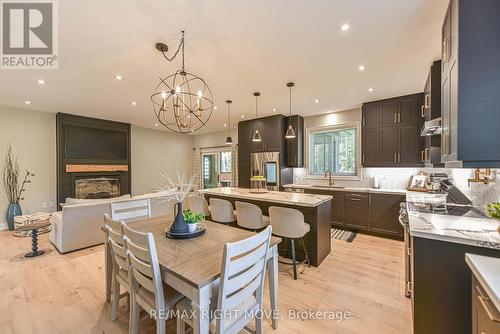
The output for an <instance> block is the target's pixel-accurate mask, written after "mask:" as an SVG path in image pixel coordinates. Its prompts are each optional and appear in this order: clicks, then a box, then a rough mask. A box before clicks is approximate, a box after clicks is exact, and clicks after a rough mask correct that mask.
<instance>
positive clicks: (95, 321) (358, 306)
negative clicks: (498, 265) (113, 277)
mask: <svg viewBox="0 0 500 334" xmlns="http://www.w3.org/2000/svg"><path fill="white" fill-rule="evenodd" d="M40 247H41V248H43V249H51V250H52V252H51V253H50V254H47V255H44V256H42V257H40V258H35V259H31V260H19V258H20V255H22V254H23V253H25V252H27V251H28V250H29V249H30V248H31V241H30V239H29V238H16V237H13V236H11V234H10V233H9V232H6V231H2V232H0V333H2V334H7V333H22V334H31V333H33V334H35V333H36V334H40V333H70V334H73V333H75V334H76V333H128V312H127V311H126V309H125V307H126V305H125V302H124V301H123V303H122V305H121V308H120V313H119V318H118V320H117V321H115V322H111V319H110V312H111V306H110V305H109V304H106V303H105V302H104V254H103V251H104V249H103V246H97V247H93V248H89V249H86V250H81V251H76V252H72V253H69V254H66V255H61V254H59V253H58V252H57V251H56V250H55V249H54V248H53V247H52V245H51V244H50V242H49V239H48V235H47V234H45V235H42V236H41V237H40ZM402 254H403V243H402V242H399V241H394V240H388V239H383V238H377V237H372V236H366V235H358V237H357V238H356V240H355V241H354V242H353V243H351V244H349V243H346V242H344V241H337V240H334V241H333V243H332V252H331V254H330V255H329V256H328V257H327V259H326V260H325V261H324V262H323V264H322V265H321V266H320V268H313V267H311V268H306V269H305V272H304V273H303V274H302V275H301V276H300V278H299V280H298V281H294V280H293V279H292V277H291V276H290V275H289V274H288V272H287V269H286V268H283V270H282V272H280V277H279V279H280V281H279V288H280V291H279V292H280V313H281V316H282V318H283V320H281V321H280V324H279V328H278V329H277V330H272V328H271V326H270V321H265V327H264V330H265V332H267V333H275V334H281V333H287V334H288V333H341V334H351V333H363V334H364V333H369V334H377V333H383V334H391V333H394V334H406V333H412V322H411V304H410V301H409V299H407V298H405V297H404V293H403V281H404V264H403V256H402ZM221 256H222V254H221ZM268 296H269V294H268V293H267V289H266V292H265V297H266V298H265V299H266V301H267V305H266V307H268ZM309 309H311V310H313V311H341V312H350V313H351V314H352V317H351V318H350V319H348V320H343V321H337V320H328V319H326V320H318V319H309V320H298V319H295V320H292V319H289V318H288V312H289V310H309ZM168 329H169V332H170V333H174V332H175V326H174V324H173V323H169V328H168ZM154 332H155V330H154V322H153V321H150V320H149V319H146V320H142V321H141V333H154Z"/></svg>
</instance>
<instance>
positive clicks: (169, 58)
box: [162, 30, 184, 72]
mask: <svg viewBox="0 0 500 334" xmlns="http://www.w3.org/2000/svg"><path fill="white" fill-rule="evenodd" d="M181 50H182V52H181V56H182V71H183V72H184V30H183V31H182V37H181V40H180V42H179V46H178V47H177V50H176V51H175V53H174V54H173V55H172V57H168V56H167V55H166V54H165V52H162V54H163V57H165V59H166V60H168V61H173V60H174V59H175V58H176V57H177V55H178V54H179V51H181Z"/></svg>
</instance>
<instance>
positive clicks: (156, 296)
mask: <svg viewBox="0 0 500 334" xmlns="http://www.w3.org/2000/svg"><path fill="white" fill-rule="evenodd" d="M123 232H124V237H123V239H124V242H125V248H126V250H127V258H128V260H129V263H130V274H129V279H130V292H131V295H132V306H131V310H130V325H129V333H132V334H136V333H137V331H138V328H139V314H140V310H141V309H143V310H145V311H146V312H147V313H148V315H149V316H150V317H151V318H153V319H155V320H156V333H157V334H165V332H166V320H167V318H168V317H170V316H171V312H169V310H172V309H173V307H174V306H175V303H177V302H178V301H179V300H180V299H181V298H182V297H183V296H182V295H181V294H180V293H178V292H177V291H176V290H174V289H173V288H171V287H169V286H168V285H165V284H163V281H162V276H161V272H160V264H159V261H158V253H157V251H156V244H155V241H154V237H153V234H152V233H141V232H138V231H135V230H133V229H131V228H129V227H128V226H126V225H123ZM167 316H168V317H167Z"/></svg>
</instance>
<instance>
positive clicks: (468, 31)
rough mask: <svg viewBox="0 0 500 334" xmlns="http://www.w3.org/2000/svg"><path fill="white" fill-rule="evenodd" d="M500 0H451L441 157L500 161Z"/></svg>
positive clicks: (468, 163)
mask: <svg viewBox="0 0 500 334" xmlns="http://www.w3.org/2000/svg"><path fill="white" fill-rule="evenodd" d="M499 13H500V1H498V0H481V1H473V0H452V1H450V5H449V7H448V11H447V13H446V17H445V20H444V23H443V28H442V56H443V59H442V66H441V75H442V76H441V93H442V99H441V112H442V135H441V152H442V154H441V160H442V162H444V163H445V164H446V166H447V167H467V168H481V167H500V149H499V143H500V131H499V125H500V112H499V108H500V94H499V87H500V38H499V37H498V36H499V31H500V19H499Z"/></svg>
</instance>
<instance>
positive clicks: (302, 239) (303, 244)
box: [300, 238, 311, 267]
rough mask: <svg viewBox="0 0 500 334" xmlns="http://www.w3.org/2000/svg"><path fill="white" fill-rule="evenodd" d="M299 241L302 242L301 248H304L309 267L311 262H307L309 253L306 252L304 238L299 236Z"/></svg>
mask: <svg viewBox="0 0 500 334" xmlns="http://www.w3.org/2000/svg"><path fill="white" fill-rule="evenodd" d="M300 242H301V243H302V248H303V249H304V254H305V256H306V263H307V266H308V267H310V266H311V262H309V254H308V253H307V249H306V244H305V243H304V238H300Z"/></svg>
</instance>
